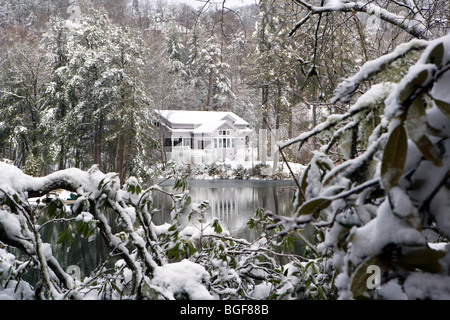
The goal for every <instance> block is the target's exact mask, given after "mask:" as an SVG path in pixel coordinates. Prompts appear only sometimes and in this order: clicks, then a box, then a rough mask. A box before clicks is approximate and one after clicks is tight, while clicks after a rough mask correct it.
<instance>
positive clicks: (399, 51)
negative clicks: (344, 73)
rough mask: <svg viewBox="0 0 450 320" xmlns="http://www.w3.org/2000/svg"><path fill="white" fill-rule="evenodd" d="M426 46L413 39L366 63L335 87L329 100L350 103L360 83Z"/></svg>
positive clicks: (424, 43)
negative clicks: (409, 53)
mask: <svg viewBox="0 0 450 320" xmlns="http://www.w3.org/2000/svg"><path fill="white" fill-rule="evenodd" d="M427 44H428V42H427V41H425V40H418V39H413V40H411V41H410V42H408V43H403V44H401V45H399V46H398V47H397V48H395V50H394V51H393V52H391V53H389V54H386V55H384V56H381V57H379V58H377V59H375V60H371V61H368V62H367V63H365V64H364V65H363V66H362V67H361V68H360V70H359V71H358V72H357V73H356V74H355V75H354V76H352V77H350V78H347V79H344V80H343V81H342V82H341V83H340V84H339V85H338V86H337V88H336V90H335V93H334V96H333V98H332V99H331V103H332V104H334V103H336V102H338V101H341V102H343V103H348V102H350V99H351V98H352V96H353V94H354V93H355V91H356V89H357V88H358V87H359V85H360V83H361V82H363V81H364V80H367V79H369V78H370V77H371V76H373V75H374V74H377V73H379V72H381V71H383V70H384V69H385V68H386V67H387V66H388V65H390V64H391V63H393V62H394V61H396V60H398V59H400V58H402V57H404V56H405V55H406V54H407V53H408V52H411V51H414V50H422V49H424V48H426V46H427Z"/></svg>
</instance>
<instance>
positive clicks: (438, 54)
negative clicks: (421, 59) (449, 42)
mask: <svg viewBox="0 0 450 320" xmlns="http://www.w3.org/2000/svg"><path fill="white" fill-rule="evenodd" d="M443 60H444V44H443V43H442V42H440V43H439V44H437V45H436V46H435V47H434V48H433V49H432V50H431V52H430V54H429V55H428V58H427V63H434V64H435V65H436V66H437V67H438V68H439V67H440V66H441V65H442V62H443Z"/></svg>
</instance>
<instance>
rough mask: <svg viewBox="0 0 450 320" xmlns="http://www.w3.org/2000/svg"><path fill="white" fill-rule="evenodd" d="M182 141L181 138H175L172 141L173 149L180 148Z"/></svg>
mask: <svg viewBox="0 0 450 320" xmlns="http://www.w3.org/2000/svg"><path fill="white" fill-rule="evenodd" d="M182 141H183V139H182V138H175V139H173V146H174V147H177V146H180V147H181V142H182Z"/></svg>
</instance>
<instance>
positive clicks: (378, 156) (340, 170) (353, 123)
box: [274, 36, 450, 299]
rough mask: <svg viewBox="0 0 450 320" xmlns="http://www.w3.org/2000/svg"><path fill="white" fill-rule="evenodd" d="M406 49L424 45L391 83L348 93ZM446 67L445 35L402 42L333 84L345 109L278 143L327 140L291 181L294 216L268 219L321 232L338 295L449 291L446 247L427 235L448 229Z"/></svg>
mask: <svg viewBox="0 0 450 320" xmlns="http://www.w3.org/2000/svg"><path fill="white" fill-rule="evenodd" d="M412 50H415V51H417V50H423V53H422V55H421V56H420V58H419V59H418V60H417V61H416V62H415V64H414V65H413V66H411V67H410V69H409V71H408V72H407V74H406V75H405V76H404V77H403V79H402V80H401V81H400V82H399V83H387V82H381V83H378V84H373V85H372V86H371V87H370V88H369V89H368V90H367V91H366V92H365V93H364V94H362V95H360V96H356V92H357V90H356V89H357V88H362V87H363V83H364V81H366V80H369V79H370V80H372V81H373V80H375V81H376V79H377V78H376V77H375V76H376V75H377V74H379V73H381V72H382V71H383V70H384V69H385V68H386V66H388V65H389V64H391V63H393V62H394V61H396V60H399V59H401V58H403V57H404V56H405V55H406V54H407V53H408V52H411V51H412ZM449 70H450V36H446V37H443V38H439V39H436V40H433V41H423V40H413V41H411V42H410V43H407V44H403V45H401V46H400V47H398V48H397V49H395V50H394V51H393V53H390V54H388V55H386V56H383V57H380V58H378V59H376V60H374V61H369V62H367V63H366V64H365V65H364V66H363V67H362V68H361V70H360V71H359V72H358V73H357V74H356V75H354V76H353V77H351V78H348V79H346V80H344V81H343V82H342V83H341V84H340V85H339V86H338V87H337V90H336V92H335V96H334V98H333V103H338V102H339V101H342V102H344V103H350V107H349V108H348V110H347V112H344V113H342V114H334V115H331V116H329V117H328V119H327V120H326V121H325V122H324V123H321V124H319V125H318V126H317V127H316V128H314V129H313V130H311V131H310V132H307V133H304V134H302V135H300V136H298V137H297V138H294V139H292V140H290V141H287V142H285V143H283V144H281V145H280V147H281V148H285V147H287V146H290V145H292V144H294V143H299V144H300V145H302V144H303V143H305V142H306V141H307V140H308V139H309V138H310V137H313V136H316V135H320V137H321V139H322V140H323V141H324V142H325V143H324V145H323V147H322V148H321V150H319V151H317V152H316V153H315V155H314V157H313V159H312V161H311V162H310V164H309V165H308V167H307V169H306V170H305V171H304V173H303V176H302V177H301V179H300V180H299V188H298V190H297V192H296V199H295V210H296V211H295V217H294V218H286V217H274V219H275V221H276V222H277V226H280V227H282V228H283V230H282V231H281V232H280V233H281V234H288V233H290V232H293V230H297V229H301V228H303V227H304V226H305V225H307V224H312V225H314V226H315V227H316V228H317V230H318V232H323V233H324V235H325V239H324V242H323V243H321V244H320V245H319V246H318V247H317V250H318V251H319V252H321V253H322V254H330V253H331V254H332V255H333V258H332V259H333V266H334V268H335V273H336V274H335V279H334V282H333V283H334V286H335V287H336V288H337V289H338V292H339V297H340V298H341V299H351V298H364V297H366V298H367V297H370V298H375V299H380V298H386V299H390V298H395V299H400V298H411V299H416V298H419V299H426V298H432V299H436V298H448V297H449V290H448V284H449V283H450V265H449V262H450V254H449V253H450V252H449V248H450V247H449V246H447V245H445V244H444V245H436V244H431V243H430V242H433V241H434V240H432V239H430V238H429V237H428V236H429V235H430V232H433V233H434V234H435V235H439V236H440V237H439V238H440V239H444V242H445V243H447V242H448V239H449V237H450V215H449V214H450V91H449V83H450V72H449ZM369 124H370V125H369ZM336 143H338V147H337V148H336ZM427 235H428V236H427ZM373 270H378V271H379V273H378V272H376V273H374V271H373ZM372 276H374V277H375V278H377V277H378V276H379V279H380V283H379V286H378V282H375V283H372V282H371V281H373V280H374V279H375V278H374V277H372ZM444 283H445V284H447V285H443V284H444ZM374 287H375V288H376V289H374Z"/></svg>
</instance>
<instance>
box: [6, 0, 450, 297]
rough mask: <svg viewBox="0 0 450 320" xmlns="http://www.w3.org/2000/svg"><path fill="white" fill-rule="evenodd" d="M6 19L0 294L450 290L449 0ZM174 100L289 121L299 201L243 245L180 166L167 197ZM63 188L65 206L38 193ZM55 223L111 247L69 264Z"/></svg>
mask: <svg viewBox="0 0 450 320" xmlns="http://www.w3.org/2000/svg"><path fill="white" fill-rule="evenodd" d="M0 31H1V33H0V63H1V65H0V157H1V158H4V159H5V161H2V162H1V163H0V285H1V286H0V296H7V297H12V298H16V299H18V298H27V299H66V298H70V299H84V298H104V299H122V298H130V299H183V298H189V299H335V298H340V299H355V298H356V299H368V298H369V299H448V298H450V290H449V286H448V283H450V251H449V247H448V245H447V243H448V240H449V237H450V227H449V226H450V220H449V219H450V216H449V215H448V213H449V212H450V202H449V199H450V152H449V150H450V131H449V130H450V120H449V119H450V96H449V90H448V88H449V85H450V78H449V70H450V36H449V35H448V32H449V31H450V4H449V3H448V1H430V0H395V1H394V0H364V1H349V0H310V1H307V0H292V1H281V0H280V1H278V0H260V1H259V3H258V4H257V5H252V6H241V7H237V8H228V7H227V4H226V1H219V2H217V3H212V1H205V2H204V6H200V7H199V8H197V9H194V8H193V7H190V6H188V5H176V4H169V3H165V2H163V1H150V0H148V1H144V0H133V1H128V0H116V1H102V0H92V1H87V0H86V1H82V0H80V1H69V2H68V1H66V0H64V1H62V0H61V1H56V0H55V1H50V0H41V1H32V0H21V1H13V0H5V1H2V2H1V4H0ZM163 108H164V109H181V110H221V111H233V112H235V113H236V114H238V115H239V116H242V117H243V118H244V119H246V120H247V121H248V122H249V123H250V124H251V126H252V127H253V128H254V129H255V130H258V129H260V128H262V129H269V130H272V129H281V130H282V131H283V136H280V141H279V144H278V151H279V153H280V155H281V160H283V161H284V162H286V163H287V162H288V161H295V162H300V163H302V164H304V165H305V170H304V171H303V173H302V175H301V176H299V177H297V176H295V175H293V176H292V179H293V180H294V181H295V183H296V194H295V198H294V199H293V203H294V212H292V213H289V214H286V215H283V216H279V215H276V214H273V213H272V212H269V211H266V210H265V208H261V209H258V210H257V212H255V217H254V218H252V219H251V220H250V221H249V224H248V225H249V227H252V228H256V227H260V228H262V229H261V230H263V231H261V236H260V237H259V238H258V239H257V240H255V241H254V242H252V243H250V242H248V241H246V240H242V239H233V238H232V237H231V236H230V235H229V234H227V233H226V232H224V230H222V227H221V226H220V221H218V220H217V219H213V220H210V221H205V219H204V214H205V212H206V211H207V210H208V202H207V201H206V202H203V203H200V204H197V203H192V202H191V198H190V195H189V190H188V185H187V184H186V181H185V180H184V179H182V178H180V177H178V175H177V172H173V173H172V174H171V177H173V178H174V179H176V183H175V190H174V191H173V192H167V191H165V190H163V189H162V188H161V187H160V186H159V185H153V186H148V185H146V183H147V182H148V181H147V180H142V179H140V178H139V177H142V176H146V177H147V175H148V173H149V172H150V171H151V170H150V168H152V166H154V165H156V164H159V163H161V162H163V161H164V157H163V156H162V154H163V145H162V143H161V136H160V132H159V130H158V127H157V126H156V125H155V118H154V113H153V111H154V110H156V109H163ZM105 172H111V173H105ZM143 181H144V182H143ZM55 189H65V190H68V191H70V192H72V193H73V194H74V199H73V200H74V203H73V206H72V207H71V208H70V209H69V208H67V207H66V206H65V205H64V204H63V203H62V201H61V200H58V198H56V199H54V200H53V201H51V202H49V203H44V204H40V205H38V206H36V205H31V204H30V202H29V198H31V197H38V196H43V195H45V194H47V193H48V192H50V191H53V190H55ZM156 193H163V194H164V195H166V196H167V197H168V198H170V200H171V201H172V202H173V208H172V213H171V219H172V221H171V222H170V223H165V224H163V225H156V224H155V223H154V220H153V218H154V216H155V215H157V214H158V212H159V211H158V208H155V207H154V203H153V195H154V194H156ZM111 214H112V215H113V217H114V218H113V220H114V222H111V221H110V220H108V217H109V215H111ZM43 216H45V217H46V219H49V220H48V221H47V222H44V223H43V222H42V220H39V218H42V217H43ZM186 219H188V220H189V222H192V223H193V224H194V226H195V228H194V227H192V226H191V225H189V224H187V223H186ZM51 223H66V224H67V229H65V231H63V232H62V233H61V234H59V235H58V242H59V243H61V242H66V241H67V242H70V243H73V241H74V238H75V236H76V235H78V236H81V237H82V238H86V239H91V238H92V237H100V236H101V237H102V238H103V239H104V241H105V244H106V246H107V247H108V248H109V250H110V254H111V257H110V258H108V259H107V261H105V263H104V264H103V265H101V266H99V268H98V269H96V270H94V271H93V272H92V274H91V275H90V276H89V277H86V278H85V279H83V280H80V279H75V278H73V277H72V276H71V275H70V274H69V273H68V272H66V271H65V270H64V268H63V267H62V266H61V265H60V262H59V261H58V260H57V259H56V258H55V256H54V255H53V253H52V248H51V245H50V244H48V243H45V242H44V241H43V240H42V235H41V233H42V232H41V230H42V228H43V227H45V226H48V225H49V224H51ZM112 226H114V227H116V226H119V227H120V230H118V231H117V230H115V229H113V228H112ZM306 229H308V230H309V232H312V234H313V236H312V237H311V238H310V239H309V240H308V239H306V237H305V236H304V235H303V233H302V232H303V231H304V230H306ZM113 230H114V231H113ZM192 230H194V231H192ZM311 230H313V231H311ZM77 239H78V238H77ZM293 242H296V243H298V242H300V243H301V245H302V250H303V251H302V255H300V254H298V252H293V251H292V250H293ZM14 250H16V251H14ZM17 252H20V253H21V255H20V254H18V253H17ZM112 257H115V258H117V259H116V260H114V261H109V259H112ZM107 263H110V265H111V263H112V264H113V267H110V268H109V269H107V268H106V265H107ZM31 269H33V270H35V271H37V273H38V278H39V280H38V281H37V282H36V281H35V282H33V281H31V280H30V279H28V278H26V277H25V276H24V275H25V274H26V273H27V272H28V271H29V270H31ZM180 270H183V271H184V272H181V271H180ZM175 275H176V276H175Z"/></svg>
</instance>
